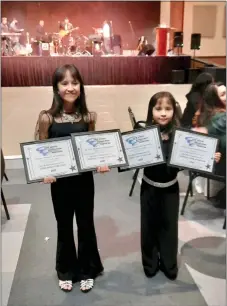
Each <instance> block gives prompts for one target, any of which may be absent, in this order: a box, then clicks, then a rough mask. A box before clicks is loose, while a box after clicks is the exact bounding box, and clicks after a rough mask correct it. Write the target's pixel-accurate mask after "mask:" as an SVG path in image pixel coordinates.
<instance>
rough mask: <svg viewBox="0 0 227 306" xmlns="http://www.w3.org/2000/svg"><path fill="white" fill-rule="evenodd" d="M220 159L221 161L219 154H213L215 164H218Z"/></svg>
mask: <svg viewBox="0 0 227 306" xmlns="http://www.w3.org/2000/svg"><path fill="white" fill-rule="evenodd" d="M220 159H221V153H220V152H216V153H215V154H214V160H215V161H216V163H219V161H220Z"/></svg>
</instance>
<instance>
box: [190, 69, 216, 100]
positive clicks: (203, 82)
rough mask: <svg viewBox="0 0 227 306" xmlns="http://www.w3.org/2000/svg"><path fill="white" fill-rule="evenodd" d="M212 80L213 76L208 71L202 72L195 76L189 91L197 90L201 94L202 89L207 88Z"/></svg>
mask: <svg viewBox="0 0 227 306" xmlns="http://www.w3.org/2000/svg"><path fill="white" fill-rule="evenodd" d="M213 82H214V78H213V76H212V75H211V74H210V73H207V72H203V73H201V74H199V75H198V76H197V78H196V80H195V82H194V83H193V84H192V87H191V90H190V93H191V92H197V93H199V94H201V95H203V93H204V90H205V89H206V88H207V86H208V85H210V84H212V83H213Z"/></svg>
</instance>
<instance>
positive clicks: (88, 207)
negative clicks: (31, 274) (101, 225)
mask: <svg viewBox="0 0 227 306" xmlns="http://www.w3.org/2000/svg"><path fill="white" fill-rule="evenodd" d="M88 128H89V124H88V123H86V122H84V121H83V120H81V121H80V122H75V123H73V124H72V123H69V122H64V123H58V122H55V121H54V122H53V124H52V125H51V127H50V129H49V138H57V137H65V136H70V134H71V133H78V132H86V131H88ZM51 196H52V201H53V206H54V213H55V217H56V220H57V231H58V238H57V254H56V270H57V274H58V278H59V279H60V280H72V281H73V282H75V281H78V280H82V279H88V278H95V277H96V276H97V275H99V274H100V273H101V272H102V271H103V266H102V263H101V259H100V256H99V252H98V247H97V240H96V233H95V227H94V180H93V174H92V172H86V173H83V174H81V175H77V176H72V177H67V178H61V179H57V182H56V183H53V184H51ZM74 215H75V217H76V222H77V228H78V250H77V252H76V248H75V242H74V235H73V219H74V218H73V217H74Z"/></svg>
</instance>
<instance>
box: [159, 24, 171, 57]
mask: <svg viewBox="0 0 227 306" xmlns="http://www.w3.org/2000/svg"><path fill="white" fill-rule="evenodd" d="M169 31H170V28H169V27H167V26H165V25H160V26H159V27H157V28H156V55H159V56H167V52H168V49H167V48H168V39H169Z"/></svg>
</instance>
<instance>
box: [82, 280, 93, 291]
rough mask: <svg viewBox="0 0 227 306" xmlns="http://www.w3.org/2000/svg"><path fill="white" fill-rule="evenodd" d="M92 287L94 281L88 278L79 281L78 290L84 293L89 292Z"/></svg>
mask: <svg viewBox="0 0 227 306" xmlns="http://www.w3.org/2000/svg"><path fill="white" fill-rule="evenodd" d="M93 287H94V279H92V278H88V279H86V280H82V281H80V290H81V291H82V292H84V293H87V292H89V291H90V290H91V289H92V288H93Z"/></svg>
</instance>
